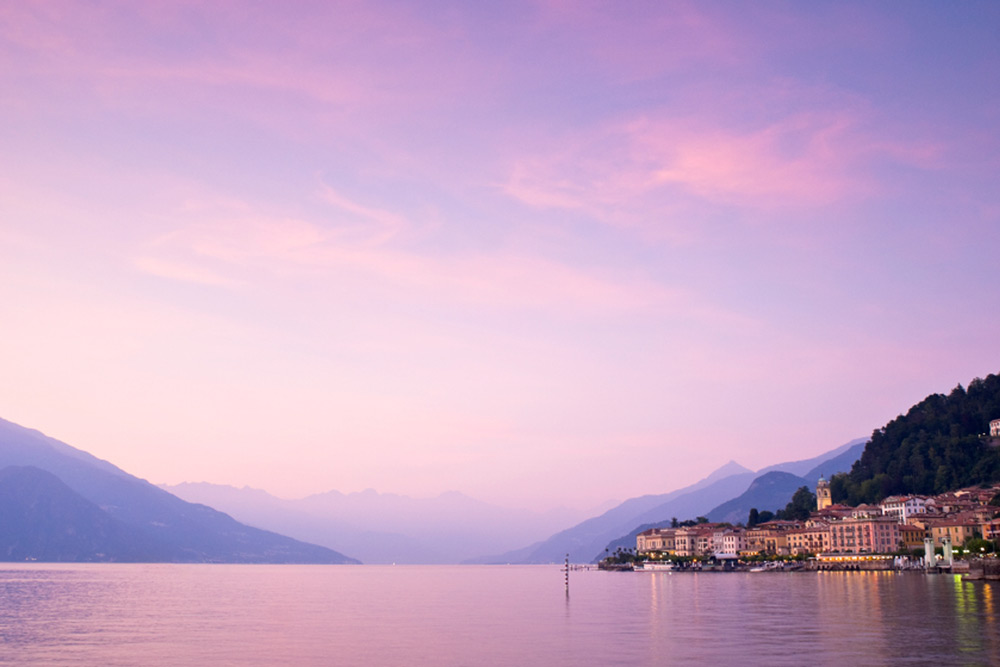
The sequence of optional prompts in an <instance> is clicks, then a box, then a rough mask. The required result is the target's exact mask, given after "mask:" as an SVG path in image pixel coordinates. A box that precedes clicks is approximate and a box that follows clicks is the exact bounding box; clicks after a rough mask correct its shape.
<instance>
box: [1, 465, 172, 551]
mask: <svg viewBox="0 0 1000 667" xmlns="http://www.w3.org/2000/svg"><path fill="white" fill-rule="evenodd" d="M168 552H169V549H168V548H167V547H166V545H163V544H160V543H158V542H156V541H155V540H154V539H152V538H151V537H150V536H148V535H146V534H144V533H142V532H140V531H139V530H138V529H136V528H133V527H131V526H128V525H126V524H124V523H122V522H121V521H117V520H115V519H113V518H111V516H109V515H108V514H107V513H106V512H104V511H103V510H102V509H101V508H99V507H98V506H97V505H95V504H93V503H92V502H90V501H89V500H87V499H86V498H84V497H83V496H81V495H80V494H78V493H76V492H75V491H73V490H72V489H71V488H69V487H68V486H66V485H65V484H63V483H62V481H60V479H59V478H58V477H56V476H55V475H53V474H52V473H50V472H47V471H45V470H42V469H41V468H35V467H33V466H7V467H6V468H3V469H2V470H0V560H3V561H24V560H29V559H30V560H40V561H51V562H84V561H123V562H135V561H154V560H160V559H162V558H163V556H164V555H165V554H166V553H168Z"/></svg>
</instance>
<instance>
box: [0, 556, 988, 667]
mask: <svg viewBox="0 0 1000 667" xmlns="http://www.w3.org/2000/svg"><path fill="white" fill-rule="evenodd" d="M998 597H1000V585H998V584H996V583H981V582H977V583H973V582H963V581H962V580H961V579H959V578H958V577H954V576H949V575H923V574H913V573H882V572H870V573H855V572H812V573H794V574H788V573H764V574H757V573H753V574H750V573H732V574H719V573H701V574H666V573H612V572H598V571H582V572H573V573H571V575H570V593H569V596H567V595H566V593H565V589H564V584H563V575H562V572H561V571H560V568H559V567H558V566H456V567H448V566H426V567H425V566H398V567H394V566H308V565H303V566H296V565H117V564H116V565H106V564H100V565H97V564H95V565H89V564H88V565H75V564H74V565H62V564H44V565H42V564H23V565H22V564H4V565H0V638H2V644H0V662H4V663H10V664H74V665H77V664H93V665H137V664H142V665H196V664H197V665H201V664H212V665H230V664H231V665H273V664H286V665H287V664H294V665H547V666H560V665H691V664H739V665H754V664H767V665H845V664H846V665H851V667H855V666H858V665H930V664H936V665H939V664H949V665H1000V627H998V620H1000V619H998V601H997V599H998Z"/></svg>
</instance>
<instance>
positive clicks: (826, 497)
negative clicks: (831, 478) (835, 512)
mask: <svg viewBox="0 0 1000 667" xmlns="http://www.w3.org/2000/svg"><path fill="white" fill-rule="evenodd" d="M832 504H833V500H832V499H831V498H830V482H828V481H826V479H824V478H823V477H820V478H819V481H818V482H816V509H817V510H824V509H826V508H827V507H829V506H830V505H832Z"/></svg>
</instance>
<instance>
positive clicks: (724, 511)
mask: <svg viewBox="0 0 1000 667" xmlns="http://www.w3.org/2000/svg"><path fill="white" fill-rule="evenodd" d="M802 486H806V487H808V486H810V483H809V481H808V480H806V479H805V478H803V477H799V476H797V475H793V474H791V473H788V472H780V471H777V470H775V471H772V472H769V473H766V474H764V475H761V476H760V477H758V478H757V479H755V480H754V481H753V483H752V484H750V488H748V489H747V490H746V491H744V492H743V493H742V494H740V495H739V496H737V497H736V498H733V499H732V500H727V501H726V502H724V503H722V504H721V505H719V506H718V507H715V508H713V509H712V510H711V511H709V513H708V514H706V515H705V516H706V517H707V518H708V520H709V521H713V522H719V523H744V522H746V520H747V516H748V515H749V514H750V510H751V509H752V508H754V507H756V508H757V509H759V510H770V511H772V512H773V511H775V510H778V509H781V508H783V507H785V505H787V504H788V501H789V500H791V498H792V495H794V494H795V491H796V490H798V488H799V487H802Z"/></svg>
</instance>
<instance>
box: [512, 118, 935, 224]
mask: <svg viewBox="0 0 1000 667" xmlns="http://www.w3.org/2000/svg"><path fill="white" fill-rule="evenodd" d="M939 153H940V149H939V148H938V147H936V146H934V145H933V144H929V143H927V142H920V141H902V140H894V139H892V138H891V136H890V137H887V136H886V135H885V134H884V133H881V132H879V131H877V130H876V129H874V128H872V127H870V119H868V118H866V117H865V114H864V113H863V112H861V111H859V110H851V109H843V110H840V111H836V110H834V111H822V112H819V111H808V110H806V111H797V112H791V113H788V114H785V115H783V116H780V117H775V118H773V119H770V120H768V121H767V122H764V123H758V124H756V125H754V126H750V127H746V126H743V127H740V126H736V125H734V124H733V123H731V122H727V121H726V119H724V118H714V119H713V118H694V117H684V118H671V117H669V116H668V115H667V114H666V113H664V115H662V116H660V117H655V116H644V117H640V118H636V119H633V120H630V121H628V122H623V123H607V124H605V125H603V126H601V127H598V128H596V129H592V130H590V131H587V130H582V131H578V132H576V133H573V134H572V135H570V136H569V137H566V138H562V139H557V140H556V141H554V142H552V143H550V145H549V146H548V150H547V151H542V152H536V153H534V154H530V153H529V154H528V155H517V156H514V157H513V158H512V166H511V168H510V172H509V178H508V180H507V181H506V182H505V183H504V184H503V185H502V189H503V190H504V191H505V192H506V193H507V194H509V195H510V196H512V197H514V198H516V199H518V200H520V201H522V202H524V203H526V204H528V205H530V206H534V207H538V208H573V209H581V210H586V211H588V212H590V213H592V214H594V215H596V216H597V217H599V218H601V219H608V217H609V214H610V213H611V212H613V211H615V210H621V209H622V208H623V207H625V208H628V209H631V210H633V211H636V210H645V211H646V212H647V213H648V212H649V211H651V210H655V208H653V209H651V208H650V204H651V203H654V202H655V201H657V200H658V199H659V198H662V197H663V196H664V195H665V194H667V193H675V194H678V195H684V196H687V197H694V198H697V199H701V200H707V201H709V202H712V203H717V204H735V205H739V206H742V207H748V208H751V209H754V208H756V209H762V210H781V209H789V208H803V207H805V208H808V207H818V206H826V205H829V204H831V203H833V202H836V201H839V200H842V199H844V198H850V197H864V196H867V195H870V194H872V193H873V192H874V191H876V190H877V189H878V188H879V187H880V185H879V183H878V181H877V179H873V178H872V174H871V172H870V166H871V165H872V164H873V163H875V162H877V161H880V160H888V161H892V162H897V163H901V164H908V165H913V166H919V167H925V168H926V167H928V166H930V165H932V164H933V163H934V160H935V158H936V156H937V155H939Z"/></svg>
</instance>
